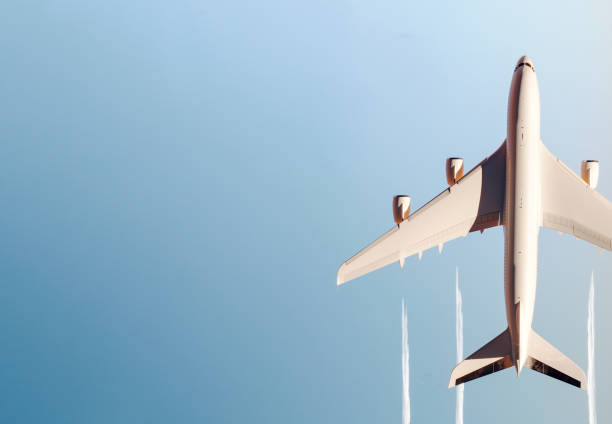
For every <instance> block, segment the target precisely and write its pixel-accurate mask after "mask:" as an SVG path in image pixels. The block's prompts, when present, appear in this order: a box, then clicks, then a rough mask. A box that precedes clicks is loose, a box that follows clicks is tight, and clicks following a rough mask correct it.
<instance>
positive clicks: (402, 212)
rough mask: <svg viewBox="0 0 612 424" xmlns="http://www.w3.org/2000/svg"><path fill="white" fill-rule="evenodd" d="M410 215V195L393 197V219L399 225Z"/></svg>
mask: <svg viewBox="0 0 612 424" xmlns="http://www.w3.org/2000/svg"><path fill="white" fill-rule="evenodd" d="M408 215H410V196H406V195H401V196H394V197H393V219H394V220H395V223H396V224H397V225H400V223H401V222H402V221H403V220H405V219H406V218H408Z"/></svg>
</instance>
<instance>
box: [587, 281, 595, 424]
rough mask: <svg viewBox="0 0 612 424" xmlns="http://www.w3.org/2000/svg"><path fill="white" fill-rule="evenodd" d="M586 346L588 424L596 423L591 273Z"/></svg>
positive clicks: (593, 300) (593, 292)
mask: <svg viewBox="0 0 612 424" xmlns="http://www.w3.org/2000/svg"><path fill="white" fill-rule="evenodd" d="M587 345H588V350H589V369H588V370H587V374H588V396H589V424H596V423H597V412H596V411H595V279H594V277H593V272H592V271H591V288H590V289H589V312H588V318H587Z"/></svg>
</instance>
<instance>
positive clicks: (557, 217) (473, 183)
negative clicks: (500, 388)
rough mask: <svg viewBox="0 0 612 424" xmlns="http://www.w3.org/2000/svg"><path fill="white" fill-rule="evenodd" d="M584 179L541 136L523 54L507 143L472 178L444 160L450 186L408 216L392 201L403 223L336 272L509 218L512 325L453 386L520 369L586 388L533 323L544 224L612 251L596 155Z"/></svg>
mask: <svg viewBox="0 0 612 424" xmlns="http://www.w3.org/2000/svg"><path fill="white" fill-rule="evenodd" d="M581 174H582V176H581V177H579V176H578V175H576V174H575V173H574V172H572V171H571V170H570V169H569V168H568V167H567V166H566V165H565V164H564V163H563V162H561V161H560V160H559V159H558V158H556V157H555V156H553V154H552V153H550V151H549V150H548V149H547V148H546V146H544V144H543V143H542V140H541V139H540V94H539V89H538V80H537V78H536V73H535V68H534V66H533V62H532V61H531V60H530V59H529V58H528V57H527V56H523V57H521V58H520V59H519V61H518V63H517V64H516V67H515V68H514V74H513V76H512V84H511V86H510V95H509V99H508V130H507V135H506V140H505V141H504V142H503V143H502V145H501V146H500V147H499V148H498V149H497V150H496V151H495V153H493V155H491V156H489V157H488V158H485V159H484V160H483V161H482V162H480V163H479V164H478V165H477V166H476V167H474V168H473V169H472V170H471V171H470V172H468V173H467V174H466V175H463V159H461V158H450V159H448V160H447V161H446V178H447V181H448V185H449V187H448V188H447V189H445V190H444V191H443V192H442V193H440V194H439V195H438V196H436V197H435V198H434V199H433V200H431V201H430V202H429V203H427V204H426V205H425V206H423V207H422V208H420V209H419V210H417V211H416V212H415V213H414V214H412V215H410V197H409V196H395V197H394V198H393V215H394V218H395V222H396V224H397V226H395V227H393V228H392V229H391V230H389V231H388V232H387V233H385V234H383V235H382V236H381V237H379V238H378V239H377V240H376V241H374V242H373V243H371V244H370V245H368V246H367V247H365V248H364V249H363V250H361V251H360V252H359V253H357V254H356V255H355V256H353V257H352V258H351V259H349V260H348V261H346V262H345V263H344V264H343V265H342V266H341V267H340V269H339V270H338V280H337V284H338V285H340V284H343V283H345V282H347V281H350V280H352V279H354V278H357V277H360V276H362V275H364V274H367V273H369V272H371V271H374V270H376V269H379V268H381V267H383V266H386V265H388V264H390V263H392V262H396V261H399V263H400V266H403V264H404V259H405V258H406V257H408V256H411V255H414V254H415V253H416V254H418V255H419V258H420V257H421V255H422V252H423V251H424V250H427V249H429V248H432V247H435V246H437V247H438V250H439V251H440V252H441V251H442V245H443V243H446V242H447V241H449V240H453V239H455V238H457V237H460V236H464V237H465V236H466V235H467V234H468V233H470V232H472V231H477V230H480V231H481V232H482V231H484V230H485V229H486V228H490V227H495V226H498V225H503V227H504V236H505V246H504V247H505V249H504V259H505V265H504V286H505V290H504V292H505V298H506V319H507V322H508V328H506V329H505V330H504V331H503V332H502V333H501V334H500V335H498V336H497V337H495V338H494V339H493V340H491V341H490V342H489V343H487V344H486V345H484V346H483V347H482V348H480V349H479V350H477V351H476V352H475V353H473V354H472V355H470V356H469V357H468V358H467V359H465V360H464V361H462V362H461V363H459V364H458V365H457V366H456V367H455V369H454V370H453V371H452V373H451V377H450V382H449V387H453V386H455V385H457V384H462V383H465V382H468V381H471V380H474V379H476V378H479V377H482V376H485V375H488V374H491V373H494V372H496V371H500V370H503V369H506V368H509V367H511V366H513V365H514V366H515V367H516V373H517V376H519V375H520V373H521V370H522V369H523V367H525V366H526V367H528V368H531V369H532V370H535V371H538V372H540V373H543V374H546V375H548V376H550V377H553V378H556V379H559V380H561V381H564V382H566V383H569V384H571V385H573V386H576V387H580V388H582V389H585V390H586V387H587V386H586V385H587V380H586V377H585V375H584V372H583V371H582V369H580V367H578V366H577V365H576V364H575V363H574V362H572V361H571V360H570V359H569V358H567V357H566V356H565V355H563V354H562V353H561V352H559V351H558V350H557V349H556V348H555V347H554V346H552V345H551V344H550V343H548V342H547V341H546V340H544V339H543V338H542V337H540V336H539V335H538V334H537V333H536V332H535V331H533V329H532V321H533V310H534V304H535V295H536V277H537V263H538V236H539V231H540V227H547V228H552V229H553V230H557V231H560V232H564V233H569V234H573V235H574V236H576V237H578V238H581V239H583V240H586V241H588V242H590V243H593V244H595V245H597V246H599V247H600V248H603V249H606V250H612V203H610V202H609V201H608V200H607V199H605V198H604V197H603V196H602V195H601V194H599V193H598V192H597V191H595V187H596V186H597V181H598V178H599V162H598V161H594V160H588V161H583V162H582V165H581Z"/></svg>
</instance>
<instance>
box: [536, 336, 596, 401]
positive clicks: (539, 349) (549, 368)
mask: <svg viewBox="0 0 612 424" xmlns="http://www.w3.org/2000/svg"><path fill="white" fill-rule="evenodd" d="M528 351H529V357H528V358H527V361H526V362H525V365H526V366H527V367H529V368H531V369H532V370H534V371H537V372H541V373H542V374H546V375H548V376H549V377H553V378H556V379H557V380H561V381H564V382H566V383H568V384H571V385H572V386H576V387H579V388H581V389H583V390H586V389H587V379H586V376H585V375H584V371H582V369H581V368H580V367H579V366H578V365H576V364H575V363H574V362H572V360H571V359H569V358H568V357H567V356H565V355H564V354H562V353H561V352H559V351H558V350H557V348H555V347H554V346H553V345H551V344H550V343H548V342H547V341H546V340H544V339H543V338H542V337H541V336H540V335H539V334H538V333H536V332H535V331H533V330H531V334H530V335H529V349H528Z"/></svg>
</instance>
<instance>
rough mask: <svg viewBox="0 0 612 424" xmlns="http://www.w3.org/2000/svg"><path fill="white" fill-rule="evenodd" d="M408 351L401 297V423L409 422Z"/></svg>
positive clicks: (406, 329) (405, 320)
mask: <svg viewBox="0 0 612 424" xmlns="http://www.w3.org/2000/svg"><path fill="white" fill-rule="evenodd" d="M409 356H410V355H409V352H408V314H407V313H406V304H405V302H404V299H403V298H402V423H403V424H410V391H409V387H408V386H409V380H410V368H409V363H408V359H409Z"/></svg>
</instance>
